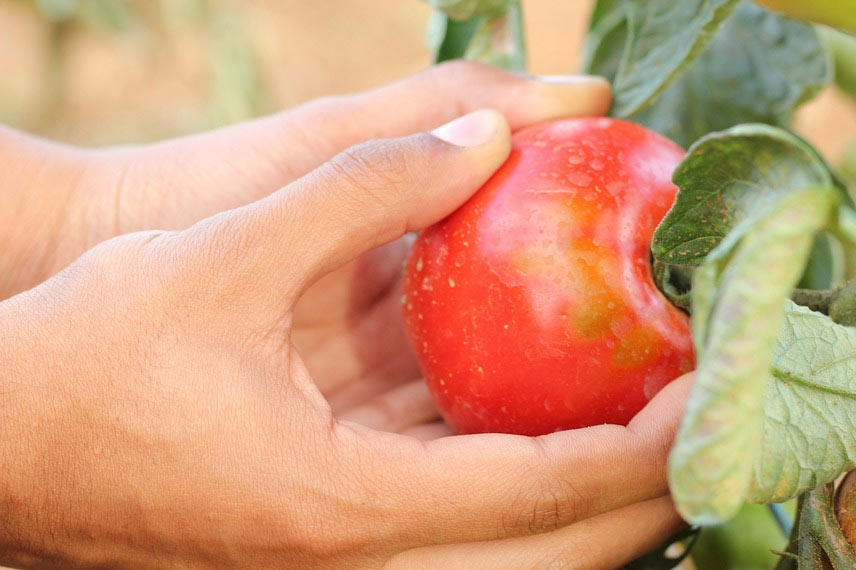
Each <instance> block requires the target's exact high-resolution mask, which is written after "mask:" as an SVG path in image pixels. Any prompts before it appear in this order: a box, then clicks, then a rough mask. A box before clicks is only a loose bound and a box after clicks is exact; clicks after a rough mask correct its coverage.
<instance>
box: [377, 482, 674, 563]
mask: <svg viewBox="0 0 856 570" xmlns="http://www.w3.org/2000/svg"><path fill="white" fill-rule="evenodd" d="M627 483H628V484H632V483H633V482H632V481H628V482H627ZM684 526H685V523H684V522H683V521H682V520H681V518H680V517H679V516H678V514H677V512H676V511H675V508H674V505H673V504H672V501H671V499H670V498H669V497H661V498H658V499H653V500H651V501H645V502H643V503H637V504H634V505H630V506H627V507H624V508H622V509H620V510H617V511H614V512H610V513H606V514H602V515H600V516H597V517H594V518H590V519H587V520H584V521H582V522H579V523H577V524H574V525H571V526H569V527H566V528H563V529H560V530H557V531H555V532H550V533H547V534H541V535H538V536H529V537H525V538H516V539H508V540H499V541H493V542H482V543H470V544H453V545H443V546H435V547H426V548H419V549H415V550H410V551H406V552H404V553H402V554H400V555H398V556H396V557H394V558H393V559H392V560H391V561H390V562H389V563H387V565H386V566H385V567H384V570H423V569H424V570H433V569H434V568H443V569H444V570H553V569H555V570H606V569H611V568H618V567H620V566H621V565H623V564H626V563H627V562H630V561H631V560H633V559H635V558H638V557H639V556H642V555H643V554H645V553H647V552H649V551H651V550H653V549H654V548H656V547H657V546H659V545H660V544H662V543H663V542H665V541H666V540H668V538H669V537H670V536H673V535H674V534H675V533H677V532H678V531H679V530H680V529H681V528H683V527H684Z"/></svg>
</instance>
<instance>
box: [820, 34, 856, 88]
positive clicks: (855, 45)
mask: <svg viewBox="0 0 856 570" xmlns="http://www.w3.org/2000/svg"><path fill="white" fill-rule="evenodd" d="M820 32H821V35H822V36H823V40H824V42H825V43H826V46H827V48H828V49H829V52H830V54H831V55H832V61H833V65H834V68H835V83H836V84H837V85H838V86H839V87H840V88H841V89H842V90H843V91H844V92H845V93H847V94H848V95H850V97H852V98H853V99H856V36H853V35H850V34H845V33H844V32H839V31H837V30H832V29H830V28H820Z"/></svg>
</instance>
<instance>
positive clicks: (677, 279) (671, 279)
mask: <svg viewBox="0 0 856 570" xmlns="http://www.w3.org/2000/svg"><path fill="white" fill-rule="evenodd" d="M650 260H651V274H652V275H653V277H654V284H655V285H656V286H657V289H659V290H660V293H662V294H663V296H664V297H665V298H666V299H668V300H669V302H670V303H671V304H673V305H674V306H676V307H677V308H679V309H680V310H682V311H683V312H685V313H687V314H690V313H691V309H692V299H691V297H690V292H691V290H692V275H693V268H692V267H682V266H680V265H669V264H667V263H663V262H662V261H659V260H657V259H656V258H655V257H654V255H653V254H650Z"/></svg>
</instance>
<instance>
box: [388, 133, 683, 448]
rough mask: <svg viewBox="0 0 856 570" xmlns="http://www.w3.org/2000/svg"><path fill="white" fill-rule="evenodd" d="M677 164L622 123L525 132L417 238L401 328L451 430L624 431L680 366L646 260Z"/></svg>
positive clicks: (672, 311) (669, 152)
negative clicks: (609, 426) (614, 427)
mask: <svg viewBox="0 0 856 570" xmlns="http://www.w3.org/2000/svg"><path fill="white" fill-rule="evenodd" d="M683 155H684V153H683V151H682V150H681V149H680V148H679V147H677V146H676V145H675V144H674V143H672V142H671V141H669V140H667V139H665V138H663V137H661V136H660V135H658V134H656V133H653V132H651V131H648V130H647V129H645V128H643V127H641V126H639V125H635V124H633V123H628V122H625V121H620V120H615V119H608V118H583V119H563V120H558V121H552V122H547V123H541V124H538V125H534V126H531V127H528V128H526V129H523V130H521V131H518V132H517V133H515V134H514V136H513V148H512V152H511V155H510V157H509V159H508V160H507V162H506V163H505V164H504V165H503V166H502V167H501V168H500V169H499V170H498V171H497V172H496V174H495V175H494V176H493V177H492V178H491V179H490V180H489V181H488V182H487V183H486V184H485V185H484V187H482V188H481V189H480V190H479V191H478V192H477V193H476V194H475V195H474V196H473V197H472V198H471V199H470V200H469V201H468V202H467V203H466V204H464V205H463V206H462V207H461V208H459V209H458V210H457V211H455V212H454V213H453V214H452V215H450V216H449V217H448V218H446V219H445V220H443V221H441V222H439V223H438V224H436V225H434V226H432V227H430V228H428V229H426V230H424V231H423V232H422V233H421V234H420V235H419V237H418V238H417V240H416V242H415V244H414V246H413V249H412V250H411V253H410V256H409V258H408V261H407V266H406V269H405V276H404V296H403V298H402V303H403V305H404V319H405V325H406V328H407V331H408V335H409V337H410V341H411V343H412V345H413V347H414V349H415V351H416V354H417V358H418V360H419V363H420V366H421V368H422V371H423V373H424V375H425V380H426V382H427V383H428V387H429V389H430V390H431V393H432V394H433V396H434V399H435V401H436V403H437V406H438V408H439V410H440V413H441V414H442V415H443V417H444V418H445V419H446V421H447V422H448V423H449V425H450V426H451V427H452V428H453V429H454V430H456V431H457V432H459V433H475V432H504V433H517V434H523V435H540V434H545V433H550V432H553V431H557V430H562V429H570V428H578V427H584V426H590V425H596V424H601V423H615V424H627V422H629V421H630V419H631V418H632V417H633V416H634V415H635V414H636V412H638V411H639V410H640V409H641V408H642V407H643V406H644V405H645V403H646V402H648V401H649V400H650V399H651V398H652V397H653V396H654V394H655V393H657V392H658V391H659V390H660V389H661V388H662V387H663V386H665V385H666V384H667V383H668V382H670V381H671V380H673V379H675V378H676V377H678V376H679V375H681V374H682V373H684V372H687V371H689V370H691V369H692V367H693V364H694V355H693V347H692V341H691V337H690V330H689V320H688V317H687V316H686V314H684V313H683V312H682V311H680V310H679V309H677V308H676V307H674V306H673V305H671V304H670V303H669V302H668V301H667V300H666V299H665V298H664V297H663V295H662V294H661V293H660V292H659V290H658V289H657V288H656V286H655V285H654V283H653V280H652V276H651V268H650V261H649V250H650V243H651V237H652V235H653V232H654V229H655V227H656V225H657V224H658V223H659V222H660V220H661V219H662V218H663V216H664V215H665V214H666V212H667V210H668V209H669V207H670V206H671V204H672V202H673V201H674V197H675V193H676V191H677V188H675V186H674V185H673V184H672V183H671V174H672V171H673V170H674V168H675V166H677V164H678V163H679V162H680V161H681V159H682V158H683Z"/></svg>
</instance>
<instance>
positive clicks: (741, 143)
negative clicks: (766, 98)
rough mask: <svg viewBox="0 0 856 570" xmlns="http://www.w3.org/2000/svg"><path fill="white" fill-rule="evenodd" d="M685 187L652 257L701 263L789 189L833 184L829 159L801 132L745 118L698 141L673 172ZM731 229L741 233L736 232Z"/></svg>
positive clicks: (662, 225)
mask: <svg viewBox="0 0 856 570" xmlns="http://www.w3.org/2000/svg"><path fill="white" fill-rule="evenodd" d="M674 181H675V184H677V185H678V187H679V188H680V189H681V191H680V192H679V194H678V196H677V199H676V200H675V203H674V204H673V205H672V208H671V209H670V210H669V213H668V214H666V217H665V218H664V219H663V221H662V222H661V223H660V225H659V227H658V228H657V231H656V232H655V234H654V239H653V243H652V246H651V250H652V253H653V254H654V257H655V258H656V259H658V260H659V261H661V262H663V263H667V264H670V265H692V266H694V265H699V264H701V263H703V262H704V260H705V256H706V255H707V254H708V253H709V252H710V251H711V250H712V249H713V248H715V247H716V246H717V245H719V243H720V242H721V241H722V239H723V238H724V237H725V236H726V235H727V234H728V233H729V232H730V231H732V230H733V229H734V228H735V227H737V226H738V225H740V224H741V223H743V224H744V225H743V226H742V227H741V229H740V230H739V231H746V229H748V228H749V227H751V220H749V223H747V219H749V218H752V217H754V216H757V215H758V213H759V212H762V211H763V210H764V209H766V208H767V207H769V206H770V205H773V204H775V203H776V202H777V200H778V198H779V197H780V196H781V195H782V194H784V193H788V192H794V191H799V190H802V189H803V188H806V187H813V186H824V187H825V186H830V185H831V184H832V179H831V177H830V174H829V171H828V170H827V168H826V166H825V165H824V164H823V162H821V161H820V160H819V158H818V157H817V155H816V154H815V153H814V151H812V150H811V148H810V147H808V145H806V143H804V142H803V141H802V140H801V139H799V138H797V137H794V136H793V135H791V134H790V133H788V132H787V131H784V130H782V129H778V128H775V127H769V126H766V125H740V126H737V127H734V128H732V129H729V130H727V131H723V132H720V133H712V134H710V135H707V136H706V137H704V138H702V139H701V140H699V141H698V142H697V143H695V144H694V145H693V146H692V147H690V150H689V151H688V153H687V156H686V158H684V160H683V162H681V164H680V165H679V166H678V168H677V169H676V170H675V173H674ZM734 237H739V236H737V235H735V236H734Z"/></svg>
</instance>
